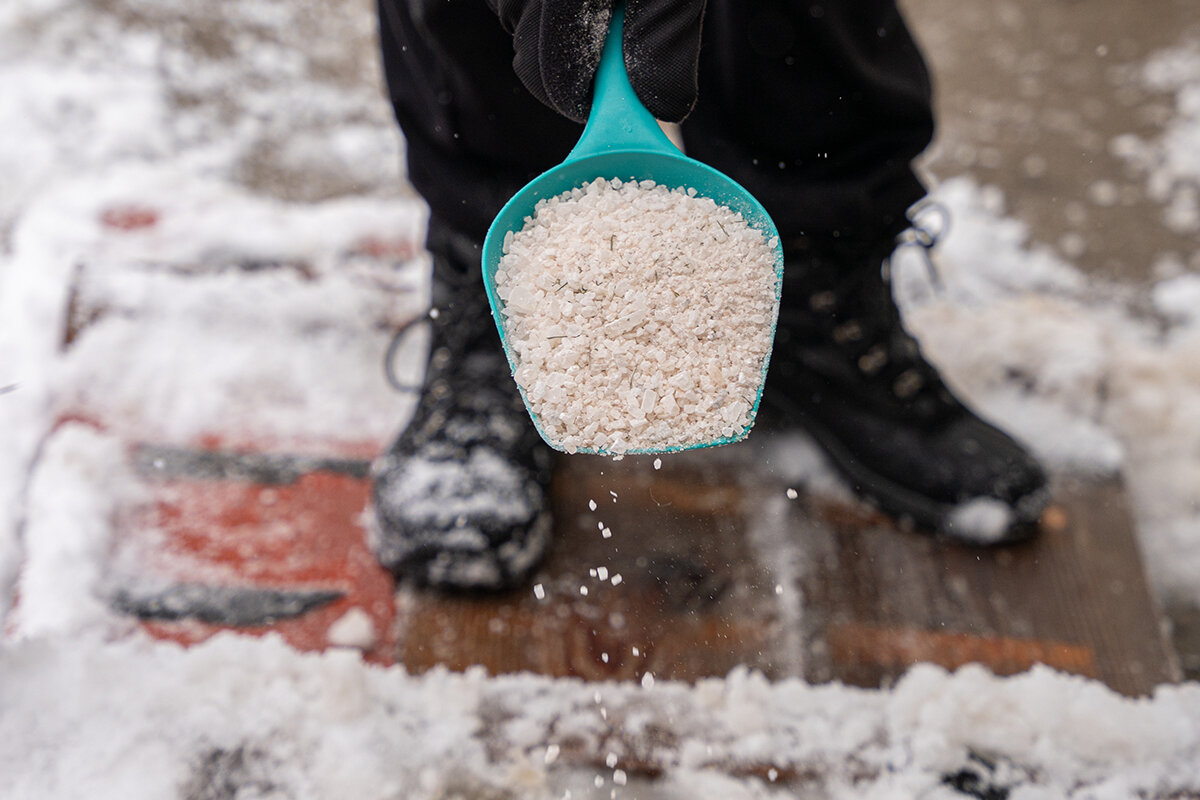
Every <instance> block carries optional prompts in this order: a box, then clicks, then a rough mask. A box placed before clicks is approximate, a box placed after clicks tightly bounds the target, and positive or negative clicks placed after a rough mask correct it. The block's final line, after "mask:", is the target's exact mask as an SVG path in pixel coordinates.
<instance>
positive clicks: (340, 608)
mask: <svg viewBox="0 0 1200 800" xmlns="http://www.w3.org/2000/svg"><path fill="white" fill-rule="evenodd" d="M148 488H149V489H150V491H151V492H152V494H153V496H154V501H153V502H152V503H150V504H147V505H145V506H143V507H140V508H138V509H134V510H131V511H130V513H128V514H125V515H123V519H121V520H120V521H119V522H118V524H119V526H120V529H119V531H118V538H119V539H120V540H122V542H123V546H126V547H131V548H133V552H135V553H136V554H137V559H138V561H139V563H140V564H141V566H142V568H143V569H145V570H146V571H147V572H148V573H149V574H152V575H154V576H161V577H165V578H168V579H172V580H175V581H178V582H181V583H209V584H213V585H234V586H258V587H264V588H266V587H271V588H288V589H333V590H337V591H340V592H344V593H345V596H344V597H343V598H342V599H340V600H337V601H335V602H333V603H331V604H329V605H327V606H324V607H322V608H318V609H314V610H312V611H309V612H307V613H305V614H303V615H301V616H299V617H296V618H292V619H286V620H281V621H279V622H277V623H275V624H273V625H271V626H267V627H251V628H237V630H238V631H240V632H243V633H249V634H254V635H262V634H266V633H271V632H273V633H277V634H279V635H280V636H282V637H283V638H284V640H286V641H287V642H289V643H290V644H292V645H293V646H294V647H296V648H298V649H301V650H323V649H325V648H326V647H327V646H328V636H327V634H328V629H329V626H330V625H332V624H333V623H334V622H336V621H337V620H338V619H339V618H341V617H342V615H343V614H345V613H346V612H347V611H349V610H350V609H351V608H356V607H357V608H360V609H362V610H363V611H364V612H366V614H367V615H368V617H370V619H371V621H372V623H373V625H374V628H375V633H376V642H375V644H374V646H373V647H371V648H370V649H369V650H368V651H366V653H365V655H366V657H367V658H368V659H369V660H372V661H375V662H380V663H390V662H391V661H392V660H393V658H394V651H395V633H394V630H393V625H394V621H395V608H394V604H393V591H394V585H393V581H392V578H391V576H390V575H389V574H388V573H387V572H386V571H385V570H384V569H383V568H381V567H380V566H379V565H378V563H377V562H376V560H375V558H374V556H373V554H372V553H371V551H370V549H369V547H368V545H367V539H366V531H365V529H364V527H363V518H364V511H365V509H366V506H367V501H368V497H369V488H370V486H369V482H368V481H365V480H362V479H358V478H353V477H350V476H347V475H341V474H337V473H331V472H315V473H311V474H308V475H304V476H302V477H301V478H299V479H298V480H297V481H296V482H295V483H292V484H289V485H282V486H274V485H273V486H266V485H260V484H253V483H244V482H238V481H228V480H189V481H180V480H175V481H169V482H162V483H151V484H149V486H148ZM145 628H146V629H147V630H148V631H149V632H150V633H151V634H153V635H154V636H157V637H160V638H164V639H170V640H172V641H176V642H181V643H183V644H192V643H195V642H199V641H203V640H205V639H207V638H209V637H210V636H213V635H214V634H216V633H217V632H219V631H221V630H224V629H226V628H224V627H223V626H219V625H210V624H205V623H200V622H196V621H179V622H147V623H145Z"/></svg>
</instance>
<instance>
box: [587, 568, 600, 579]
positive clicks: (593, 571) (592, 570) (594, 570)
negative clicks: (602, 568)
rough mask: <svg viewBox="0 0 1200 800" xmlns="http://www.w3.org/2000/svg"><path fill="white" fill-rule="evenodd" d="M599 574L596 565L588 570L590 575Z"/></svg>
mask: <svg viewBox="0 0 1200 800" xmlns="http://www.w3.org/2000/svg"><path fill="white" fill-rule="evenodd" d="M597 574H598V573H597V572H596V568H595V567H592V568H591V569H589V570H588V575H590V576H591V577H593V578H595V577H596V576H597Z"/></svg>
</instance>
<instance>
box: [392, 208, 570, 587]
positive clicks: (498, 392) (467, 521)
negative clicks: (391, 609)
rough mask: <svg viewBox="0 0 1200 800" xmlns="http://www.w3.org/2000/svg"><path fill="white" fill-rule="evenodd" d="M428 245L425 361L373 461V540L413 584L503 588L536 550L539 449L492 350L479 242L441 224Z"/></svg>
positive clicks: (544, 523)
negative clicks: (407, 405)
mask: <svg viewBox="0 0 1200 800" xmlns="http://www.w3.org/2000/svg"><path fill="white" fill-rule="evenodd" d="M430 249H431V250H432V251H433V252H434V267H433V302H432V308H433V310H432V311H431V312H430V318H429V320H428V323H429V324H430V326H431V328H432V332H433V337H432V342H431V345H430V350H429V352H430V357H429V365H428V368H427V370H426V374H425V379H424V382H423V384H422V387H421V399H420V402H419V404H418V406H417V410H416V412H415V413H414V415H413V418H412V421H411V422H410V423H409V425H408V427H407V428H406V429H405V430H404V431H403V432H402V433H401V434H400V437H399V438H398V439H397V440H396V442H395V443H394V444H393V445H392V446H391V448H390V449H389V450H388V452H387V453H386V454H385V455H384V456H383V457H382V458H380V459H379V460H378V462H377V463H376V464H375V466H374V478H375V491H374V502H375V513H376V519H377V527H378V531H377V541H376V551H377V555H378V557H379V559H380V561H381V563H383V565H384V566H385V567H387V568H389V569H391V570H392V571H393V572H394V573H395V574H396V575H397V576H398V577H401V578H409V579H412V580H415V581H417V582H418V583H421V584H426V585H431V586H437V587H441V588H448V589H466V590H496V589H504V588H509V587H512V586H515V585H517V584H519V583H520V582H522V581H523V580H524V579H525V578H526V577H528V575H529V574H530V572H531V571H532V570H533V569H534V567H536V566H537V564H538V562H539V561H540V560H541V558H542V555H543V554H544V552H545V550H546V545H547V542H548V539H549V535H550V512H549V508H548V487H549V482H550V472H551V451H550V449H549V448H548V447H547V446H546V445H545V444H544V443H543V442H542V440H541V437H539V436H538V434H537V431H536V430H534V427H533V424H532V423H531V422H530V419H529V415H528V414H527V412H526V411H525V406H524V404H523V403H522V401H521V397H520V395H519V394H518V392H517V388H516V384H515V383H514V382H513V379H512V375H511V373H510V371H509V367H508V362H507V361H506V360H505V357H504V353H503V351H502V350H501V346H500V338H499V335H498V334H497V332H496V326H495V324H494V323H493V322H492V317H491V311H490V310H489V308H488V303H487V297H486V295H485V294H484V291H483V283H482V280H481V278H480V272H479V246H478V245H477V244H474V243H473V242H471V241H469V240H468V239H466V238H465V237H462V236H458V235H456V234H450V233H446V232H445V231H444V230H443V231H441V232H439V233H435V234H431V237H430Z"/></svg>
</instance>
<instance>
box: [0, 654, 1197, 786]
mask: <svg viewBox="0 0 1200 800" xmlns="http://www.w3.org/2000/svg"><path fill="white" fill-rule="evenodd" d="M247 664H254V666H255V668H254V669H247V668H246V665H247ZM0 671H2V672H3V674H5V675H6V676H7V677H8V678H9V680H6V681H5V682H4V683H3V684H2V685H0V703H2V707H3V709H4V711H5V713H4V714H3V715H2V716H0V741H6V742H12V741H18V740H19V741H21V742H22V743H23V744H22V746H21V747H20V748H11V747H5V748H0V772H2V773H3V774H4V775H6V776H8V778H9V779H10V780H9V781H7V782H6V784H7V785H6V789H4V790H0V793H3V792H7V794H6V795H5V796H8V797H38V798H55V797H79V796H87V797H98V798H109V797H113V798H116V797H121V798H140V797H146V798H149V797H175V796H183V797H188V796H205V795H202V794H200V792H201V791H204V790H205V789H207V790H208V791H213V788H212V787H213V786H214V785H216V786H220V785H225V786H226V787H227V789H228V792H229V794H228V796H231V797H232V796H238V797H243V796H245V797H250V796H275V797H340V796H355V797H379V798H384V797H409V798H437V797H443V798H444V797H449V796H455V795H456V793H461V794H465V795H468V796H477V797H491V796H514V795H515V796H521V797H529V798H561V797H563V796H564V794H563V793H564V790H565V789H566V788H574V789H575V791H573V792H572V796H575V797H580V796H582V797H595V798H599V797H608V796H609V788H610V787H611V785H612V783H613V780H614V778H617V771H618V770H619V771H621V772H622V773H623V774H625V775H626V778H627V780H628V782H629V791H630V792H631V793H630V794H624V793H618V795H617V796H619V797H635V796H647V795H648V796H651V797H664V798H675V797H701V798H716V797H765V796H770V795H769V794H768V793H767V788H766V787H767V785H768V784H769V779H768V778H767V777H766V775H765V773H766V769H765V768H766V767H768V766H769V767H771V768H773V769H775V770H776V775H777V776H791V775H796V774H801V775H810V776H812V777H809V778H807V783H808V784H809V786H810V788H811V789H812V790H814V791H817V792H819V793H821V794H823V796H829V797H847V798H848V797H864V796H866V797H891V796H905V797H914V796H923V795H924V794H925V793H928V792H935V791H937V787H938V786H939V784H941V782H942V779H943V776H944V775H946V774H951V773H953V772H955V771H957V770H959V769H965V768H970V767H971V766H972V765H976V767H977V768H979V769H980V770H981V771H983V770H984V768H982V767H979V766H978V765H979V764H980V761H979V759H983V760H985V761H986V762H988V763H991V764H993V765H994V766H993V767H992V768H990V769H988V770H986V771H985V777H989V778H991V779H992V780H994V781H995V782H996V783H997V784H998V785H1002V786H1009V787H1012V788H1013V789H1015V790H1016V792H1015V793H1014V796H1018V797H1020V796H1027V797H1034V796H1038V794H1037V792H1039V791H1041V792H1048V793H1049V795H1045V794H1043V795H1041V796H1055V797H1063V796H1080V797H1082V796H1088V797H1103V796H1124V797H1128V796H1134V795H1136V794H1137V793H1139V792H1151V793H1153V792H1158V791H1163V790H1169V789H1171V788H1178V787H1183V786H1189V785H1193V786H1194V785H1195V781H1196V780H1198V779H1200V765H1198V764H1197V762H1196V759H1195V753H1196V749H1197V747H1200V724H1198V723H1197V720H1200V687H1197V686H1195V685H1189V686H1183V687H1164V688H1162V689H1160V690H1159V692H1158V693H1157V694H1156V696H1155V697H1154V698H1152V699H1147V700H1141V701H1135V700H1128V699H1124V698H1120V697H1118V696H1116V695H1113V694H1111V693H1109V692H1108V691H1106V690H1105V689H1104V688H1103V687H1101V686H1099V685H1097V684H1095V683H1093V682H1089V681H1086V680H1083V679H1080V678H1073V677H1067V676H1064V675H1061V674H1058V673H1055V672H1053V671H1051V670H1047V669H1042V668H1038V669H1035V670H1033V671H1031V672H1030V673H1027V674H1025V675H1022V676H1019V677H1016V678H1011V679H998V678H995V677H993V676H991V675H989V674H987V673H986V672H984V671H983V670H981V669H978V668H964V669H962V670H960V671H958V672H957V673H955V674H948V673H946V672H945V671H943V670H941V669H938V668H935V667H920V668H917V669H914V670H913V671H912V672H910V674H909V675H907V676H906V677H905V678H904V679H903V680H902V681H901V682H900V683H899V684H898V685H897V686H896V687H895V688H894V689H893V690H892V691H890V692H875V691H865V690H858V689H851V688H847V687H842V686H835V685H830V686H811V685H808V684H805V683H803V682H801V681H798V680H784V681H777V682H773V683H772V682H767V681H766V680H764V679H763V678H762V677H761V676H759V675H756V674H754V673H749V672H746V671H735V672H733V673H732V674H730V675H729V676H728V677H727V678H725V679H720V680H707V681H702V682H700V683H699V684H697V685H696V686H694V687H693V686H688V685H685V684H680V683H675V682H670V681H663V680H659V679H650V680H646V681H645V682H644V683H643V684H641V685H639V684H632V683H626V684H602V685H599V686H598V687H597V686H596V685H595V684H588V683H584V682H581V681H573V680H559V681H554V680H548V679H544V678H538V677H533V676H529V675H517V676H506V677H499V678H490V677H487V676H486V675H484V674H483V673H482V672H481V671H469V672H467V673H465V674H463V673H460V674H456V673H448V672H445V671H442V670H434V671H432V672H429V673H425V674H423V675H421V676H413V675H408V674H405V673H403V672H401V671H398V670H394V669H382V668H377V667H369V666H366V665H364V664H363V663H362V662H361V661H360V660H359V659H358V657H357V656H356V655H355V654H354V653H353V652H352V651H344V650H331V651H329V652H328V653H326V654H323V655H298V654H296V653H295V652H293V651H291V650H290V649H288V648H287V647H286V646H285V645H284V644H282V643H281V642H280V641H278V640H276V639H273V638H267V639H265V640H250V639H244V638H239V637H235V636H230V635H222V636H219V637H217V638H215V639H213V640H210V641H209V642H207V643H204V644H202V645H198V646H196V647H193V648H192V649H190V650H186V651H185V650H182V649H180V648H177V647H175V646H173V645H165V644H153V645H152V644H150V643H148V642H147V641H145V640H141V639H127V640H122V641H119V642H101V641H97V640H96V639H94V638H91V637H88V636H82V637H78V638H75V639H72V640H64V639H54V638H47V639H39V640H31V641H26V642H23V643H21V644H19V645H14V646H9V647H7V648H5V650H4V651H2V652H0ZM14 686H19V687H20V691H14V690H13V687H14ZM181 686H187V687H188V690H187V695H186V702H181V698H180V687H181ZM94 687H103V689H104V690H103V691H95V690H94ZM52 699H53V701H55V707H56V708H57V710H56V712H55V713H53V714H47V709H48V708H49V707H50V703H51V700H52ZM606 718H607V719H606ZM608 720H623V725H622V726H621V727H620V728H619V729H616V730H617V731H618V732H616V733H614V728H613V727H612V726H611V725H610V724H609V722H608ZM655 732H657V733H655ZM1082 732H1086V735H1084V734H1083V733H1082ZM667 733H669V734H670V735H671V736H673V737H677V738H676V741H675V742H673V743H672V744H671V745H670V746H667V745H665V744H664V740H663V738H662V737H663V736H664V734H667ZM134 754H136V757H131V756H133V755H134ZM552 754H553V755H552ZM731 762H736V763H751V764H755V763H757V764H761V765H763V767H764V769H763V773H764V776H763V777H735V776H729V775H722V774H720V772H719V770H720V766H721V764H723V763H731ZM639 764H640V765H642V769H645V768H646V767H653V768H657V769H662V770H664V777H663V778H662V779H660V780H658V781H656V782H655V783H654V786H653V789H652V790H650V791H647V793H646V794H641V792H642V791H646V790H647V782H646V781H645V779H644V777H640V776H641V775H642V773H641V772H640V770H639V769H638V765H639ZM597 781H599V782H600V783H601V784H602V785H603V786H604V789H605V790H604V791H603V793H601V792H591V793H583V794H577V793H576V792H578V791H579V789H578V787H580V786H586V785H588V784H591V785H592V786H593V787H595V784H596V783H597ZM779 782H780V783H783V784H785V785H787V784H788V782H789V779H788V778H787V777H781V778H779ZM804 783H805V781H803V780H802V781H801V782H800V786H803V785H804ZM268 787H269V791H268ZM189 790H190V791H191V792H193V793H194V794H188V791H189ZM255 792H258V794H255ZM272 792H273V793H272ZM934 796H936V795H934Z"/></svg>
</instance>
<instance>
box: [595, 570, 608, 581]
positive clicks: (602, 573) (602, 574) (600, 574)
mask: <svg viewBox="0 0 1200 800" xmlns="http://www.w3.org/2000/svg"><path fill="white" fill-rule="evenodd" d="M596 577H597V578H599V579H600V580H602V581H606V580H608V567H597V568H596Z"/></svg>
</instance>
